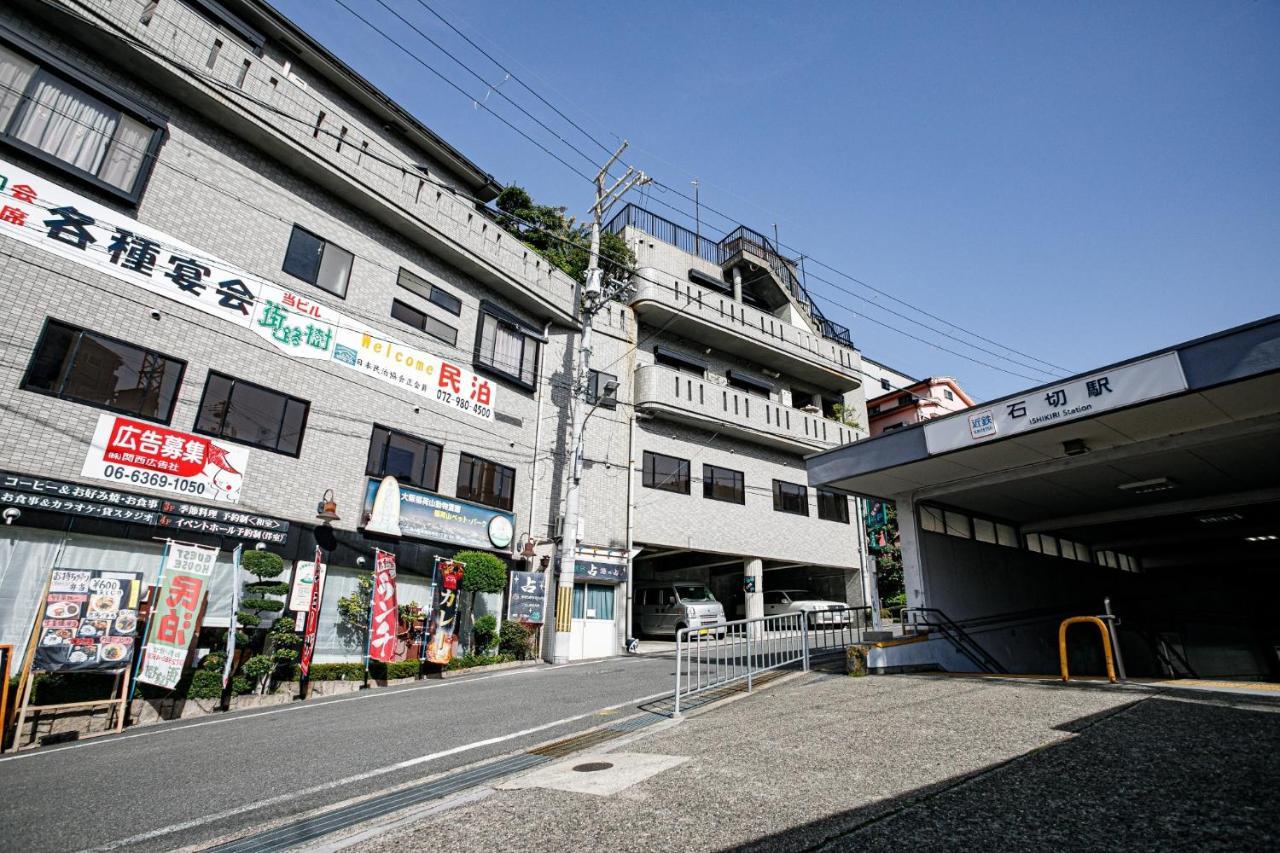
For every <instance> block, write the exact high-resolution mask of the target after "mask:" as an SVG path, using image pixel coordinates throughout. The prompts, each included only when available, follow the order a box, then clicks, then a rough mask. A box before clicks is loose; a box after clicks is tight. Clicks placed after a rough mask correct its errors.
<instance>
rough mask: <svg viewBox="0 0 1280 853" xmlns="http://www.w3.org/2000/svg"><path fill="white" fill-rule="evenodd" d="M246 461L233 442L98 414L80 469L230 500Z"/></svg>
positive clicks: (115, 479) (237, 490)
mask: <svg viewBox="0 0 1280 853" xmlns="http://www.w3.org/2000/svg"><path fill="white" fill-rule="evenodd" d="M248 464H249V450H248V449H247V448H244V447H241V446H239V445H236V444H231V443H230V442H224V441H218V440H215V439H212V438H208V437H206V436H203V435H192V434H191V433H186V432H178V431H177V430H172V429H169V428H168V427H163V426H159V425H157V424H150V423H147V422H146V421H135V420H134V419H133V418H126V417H121V416H120V415H106V414H104V415H98V428H97V429H95V430H94V432H93V440H92V441H91V442H90V443H89V453H88V455H87V456H85V460H84V467H83V468H82V469H81V470H80V473H81V474H83V475H84V476H86V477H93V478H95V479H98V480H110V481H112V482H116V483H120V482H124V483H134V484H136V485H139V486H150V487H151V488H153V489H161V490H163V491H166V492H177V493H178V494H182V495H188V496H190V497H198V498H209V499H212V500H215V501H226V502H228V503H236V502H237V501H239V500H240V485H241V484H242V483H243V482H244V472H245V469H246V468H247V467H248Z"/></svg>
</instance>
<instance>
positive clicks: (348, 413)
mask: <svg viewBox="0 0 1280 853" xmlns="http://www.w3.org/2000/svg"><path fill="white" fill-rule="evenodd" d="M0 86H3V88H0V176H3V178H4V180H3V187H0V210H3V213H0V293H3V294H4V300H5V304H6V310H5V318H6V322H5V335H4V338H3V340H2V341H0V346H2V347H3V353H4V354H3V358H2V359H0V407H2V408H3V413H4V414H3V417H4V424H5V429H4V430H3V431H2V432H0V470H2V471H3V472H4V475H5V479H4V482H3V483H0V487H2V488H0V498H3V500H2V501H0V502H3V503H4V504H5V506H7V507H13V508H15V509H17V510H18V511H19V513H20V515H19V516H18V517H16V518H15V519H14V520H13V523H12V524H11V525H9V526H8V527H6V528H5V529H4V535H5V537H4V538H5V542H4V551H3V554H0V563H2V565H0V642H16V643H21V642H23V641H24V640H25V638H26V636H27V632H28V630H29V628H30V625H31V620H32V618H33V616H34V610H35V598H36V596H37V595H38V593H39V590H40V587H41V586H42V585H43V583H44V580H45V578H47V577H48V570H49V568H50V567H51V566H53V565H54V564H55V563H56V564H57V565H59V566H64V567H75V568H81V567H94V568H97V567H103V566H108V565H109V566H111V567H113V568H116V569H130V570H137V571H142V572H144V573H146V575H147V578H148V579H149V580H154V578H155V575H156V570H157V568H158V563H159V555H160V552H161V548H162V544H161V542H160V541H159V539H161V538H164V537H170V538H173V539H179V540H182V541H193V542H197V543H201V544H208V545H218V546H221V548H222V549H223V550H222V554H221V556H220V565H221V567H220V569H219V572H218V574H217V575H216V576H215V580H214V585H213V590H212V593H211V598H210V604H209V609H208V613H207V616H206V624H208V625H211V626H217V625H225V624H227V620H228V613H229V608H230V599H229V595H230V588H231V573H230V570H229V563H228V560H229V558H230V552H231V549H232V548H233V547H234V546H235V545H236V544H238V543H243V544H245V545H247V546H248V547H253V546H254V545H255V544H257V543H258V542H259V541H262V540H264V539H265V540H266V544H267V545H268V546H269V547H270V548H271V549H272V550H274V551H277V552H278V553H281V554H282V555H283V556H285V557H286V559H288V560H306V559H309V558H310V555H311V554H313V553H314V549H315V539H316V537H315V535H314V533H315V528H316V527H317V525H318V524H319V522H318V521H317V520H316V515H317V504H318V502H320V501H321V500H322V499H323V498H324V496H325V495H326V493H327V492H329V491H330V490H331V492H332V499H333V500H334V502H335V503H336V504H337V511H338V514H339V516H340V520H338V521H335V522H334V523H333V525H332V527H333V531H334V534H333V537H334V539H336V544H335V543H333V542H327V544H329V545H333V546H334V547H333V550H332V552H331V553H330V554H329V555H328V562H329V565H330V579H329V582H328V585H327V588H326V592H325V596H326V602H327V604H326V612H325V614H324V616H323V621H322V625H321V633H320V643H319V648H318V656H317V659H318V660H325V659H340V658H344V657H345V658H352V659H354V657H353V655H358V654H359V653H360V652H359V649H360V648H361V647H362V642H363V638H361V637H355V636H353V635H351V632H349V631H347V632H344V631H343V630H341V629H340V626H339V625H338V624H337V622H336V606H335V605H336V600H337V598H338V597H339V596H341V595H343V594H345V593H348V592H350V591H351V590H352V589H353V588H354V586H355V583H356V580H355V579H356V576H357V573H358V572H360V571H367V570H368V569H369V568H370V567H371V566H370V565H369V564H370V563H371V562H372V560H371V558H372V553H371V550H372V548H373V547H375V546H376V547H382V548H384V549H391V550H394V551H395V552H396V553H397V555H398V557H399V571H400V578H401V581H400V583H401V592H400V600H401V602H402V603H405V602H407V601H410V600H416V601H419V602H421V603H423V604H428V603H429V600H430V599H429V596H430V590H429V589H428V583H429V578H430V576H431V572H432V566H433V561H434V558H435V557H436V556H448V555H451V554H453V553H454V552H455V551H456V550H458V549H459V548H460V547H462V546H464V545H467V544H470V545H475V546H476V547H481V548H485V549H488V550H491V551H494V552H496V553H499V554H502V555H504V556H505V557H506V558H507V559H508V560H510V559H511V555H512V553H513V552H514V551H515V550H516V548H517V547H518V546H519V545H520V544H522V542H523V540H524V539H526V538H528V537H529V536H530V534H532V535H533V537H534V538H535V539H537V540H545V539H546V538H547V536H546V533H547V531H548V530H549V529H551V527H552V526H553V522H552V520H551V512H552V508H553V507H555V506H556V503H557V501H558V500H559V499H560V488H559V486H557V485H555V484H557V483H560V482H561V481H562V477H561V471H560V461H559V460H560V458H561V456H560V454H563V452H564V448H563V447H562V446H560V444H559V442H562V441H563V438H562V436H561V435H560V434H559V433H560V432H561V431H560V430H558V429H556V428H554V425H555V424H556V423H557V422H558V421H559V420H560V419H561V417H562V416H561V415H559V414H557V413H559V412H561V411H562V410H563V407H564V406H565V405H566V403H567V400H568V392H567V387H568V385H569V381H570V371H571V364H572V362H571V351H572V346H573V342H574V341H575V340H576V332H575V329H576V326H577V324H576V320H575V317H574V309H573V306H574V305H575V304H576V300H577V285H576V283H575V282H574V281H572V280H571V279H570V278H569V277H567V276H565V275H564V274H563V273H561V272H560V271H558V270H556V269H554V268H552V267H550V266H549V265H548V264H547V263H546V262H545V261H544V260H542V259H541V258H540V257H539V256H538V255H537V254H536V253H534V252H532V251H530V250H528V249H527V248H525V247H524V246H523V245H521V244H520V243H519V242H518V241H517V240H516V239H515V238H514V237H512V236H511V235H510V234H507V233H505V232H503V231H502V229H501V228H499V227H498V226H497V225H496V224H495V223H494V222H492V221H491V220H490V219H488V218H486V216H485V214H484V213H483V212H482V210H481V209H480V205H479V204H478V202H484V201H488V200H491V199H492V198H494V196H495V195H496V193H497V192H498V190H499V189H500V188H499V187H498V185H497V184H496V182H495V181H494V179H493V178H492V177H491V176H490V175H488V174H487V173H485V172H484V171H483V170H481V169H480V168H479V167H478V166H476V165H475V164H474V163H472V162H470V161H469V160H467V158H466V157H465V156H463V155H462V154H461V153H459V152H458V151H457V150H455V149H454V148H452V147H451V146H450V145H449V144H448V143H447V142H445V141H444V140H443V139H441V138H439V137H438V136H436V135H435V134H434V133H433V132H432V131H431V130H430V129H429V128H427V127H425V126H424V125H422V124H421V123H420V122H418V121H417V120H415V119H414V118H413V117H411V116H410V115H409V114H408V113H406V112H405V111H404V110H403V109H401V108H400V107H398V106H396V105H395V104H394V103H393V102H391V101H390V99H388V98H387V97H386V96H385V95H383V94H382V93H380V92H378V91H377V90H376V89H374V88H373V87H372V86H371V85H370V84H368V83H367V82H366V81H364V80H363V79H362V78H360V76H359V75H357V74H356V73H355V72H354V71H352V70H351V69H350V68H348V67H346V66H345V65H343V64H342V63H341V62H340V61H339V60H338V59H336V58H335V57H334V56H333V55H332V54H330V53H329V52H328V51H326V50H325V49H324V48H323V47H321V46H320V45H318V44H317V43H315V42H314V41H313V40H312V39H310V38H309V37H308V36H307V35H306V34H305V33H303V32H302V31H300V30H299V29H297V28H296V27H295V26H294V25H292V24H291V23H290V22H289V21H288V20H286V19H284V18H283V17H281V16H280V15H279V14H278V13H276V12H275V11H274V10H272V9H271V8H270V7H269V6H268V5H266V4H263V3H257V2H251V0H234V2H233V0H224V2H222V3H214V2H202V0H166V2H162V3H159V4H156V3H148V2H143V0H66V2H59V3H55V4H51V5H50V4H44V3H34V2H19V3H14V4H6V5H5V7H4V8H3V9H0ZM90 220H92V222H91V224H90ZM50 223H52V224H50ZM104 431H105V432H104ZM95 434H97V435H98V439H97V440H96V441H95ZM104 442H105V447H104ZM139 443H141V446H139ZM148 445H149V446H148ZM228 451H229V452H228ZM184 452H185V453H187V454H188V455H191V454H195V456H198V457H199V460H198V461H192V460H190V459H189V460H184V459H183V456H182V454H183V453H184ZM215 455H217V456H218V458H217V459H215V458H214V456H215ZM219 459H220V460H221V461H220V462H219ZM237 460H240V461H237ZM204 463H208V464H207V465H205V467H203V468H202V467H200V466H201V464H204ZM387 474H391V475H395V476H396V477H397V478H398V480H399V485H400V493H401V502H402V506H403V507H405V518H404V519H402V521H403V523H404V524H405V536H404V537H403V538H402V539H400V540H399V541H396V540H394V539H374V538H371V537H366V536H364V535H363V534H362V532H361V528H362V527H363V524H364V514H365V509H366V498H367V496H368V495H369V494H370V493H371V491H372V488H373V484H376V483H378V482H380V481H381V479H382V478H383V476H385V475H387ZM220 489H225V490H226V491H225V494H223V493H219V495H218V496H217V498H215V495H214V492H215V491H218V490H220ZM433 495H434V496H438V497H435V498H433V497H432V496H433ZM230 496H238V499H237V500H234V501H232V500H224V499H221V498H226V497H230ZM411 504H412V506H411ZM415 513H416V515H415ZM442 518H443V519H445V520H444V521H440V520H439V519H442ZM495 518H497V519H498V520H497V521H494V519H495ZM415 519H416V520H415ZM423 519H426V520H425V521H423ZM504 519H505V521H504ZM419 522H421V524H419ZM415 524H419V526H417V527H414V525H415ZM512 525H513V526H514V529H511V527H512ZM410 528H412V531H411V530H410ZM325 533H327V531H323V530H322V531H321V534H322V536H323V534H325ZM538 550H539V553H549V551H550V546H549V545H546V544H543V545H540V546H539V549H538ZM513 562H514V561H513ZM286 577H287V576H286Z"/></svg>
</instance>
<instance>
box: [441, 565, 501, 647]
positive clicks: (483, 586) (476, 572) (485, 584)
mask: <svg viewBox="0 0 1280 853" xmlns="http://www.w3.org/2000/svg"><path fill="white" fill-rule="evenodd" d="M453 559H455V560H457V561H458V562H459V563H463V564H465V565H466V568H465V569H463V570H462V584H461V586H462V589H463V591H465V592H469V593H471V595H469V596H466V597H465V598H464V599H463V601H462V602H460V603H461V604H462V605H463V607H462V610H463V613H462V614H460V617H459V619H458V624H459V625H470V624H471V621H472V615H471V614H472V613H474V612H475V597H476V595H478V594H479V593H482V592H487V593H495V592H502V591H503V590H505V589H506V588H507V564H506V563H504V562H502V560H500V559H498V558H497V557H495V556H494V555H493V554H490V553H489V552H488V551H459V552H458V553H456V554H454V555H453ZM495 621H496V620H495ZM495 627H496V626H495ZM474 630H475V629H474V627H472V630H470V631H459V632H458V637H459V639H460V640H461V642H462V643H464V644H466V643H467V641H468V640H470V639H472V638H471V636H470V635H471V634H472V632H473V631H474ZM490 642H492V639H490Z"/></svg>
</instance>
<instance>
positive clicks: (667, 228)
mask: <svg viewBox="0 0 1280 853" xmlns="http://www.w3.org/2000/svg"><path fill="white" fill-rule="evenodd" d="M628 225H629V226H631V227H632V228H636V229H638V230H640V231H643V232H644V233H646V234H648V235H649V236H650V237H654V238H656V239H658V240H661V241H662V242H664V243H670V244H671V245H672V246H675V247H676V248H677V249H680V250H681V251H683V252H688V253H689V254H691V255H697V256H698V257H700V258H702V259H703V260H704V261H709V262H710V263H713V264H715V265H716V266H723V265H724V264H725V262H726V261H728V260H729V259H730V258H732V257H733V256H734V255H737V254H740V253H743V252H749V253H750V254H753V255H755V256H756V257H758V258H760V259H761V260H763V261H764V262H765V263H767V264H768V265H769V269H770V270H771V271H772V272H773V274H774V276H775V277H776V278H777V279H778V281H780V282H782V284H783V286H784V287H786V288H787V289H788V290H789V291H791V295H792V296H793V297H795V299H796V301H798V302H800V303H801V304H802V305H804V306H805V307H806V308H807V309H808V311H809V315H810V316H811V317H812V318H813V320H814V322H815V323H816V324H817V326H818V330H819V332H820V333H821V334H822V336H823V337H824V338H830V339H831V340H833V341H837V342H839V343H842V344H844V345H845V346H849V347H851V346H853V338H852V336H851V335H850V334H849V329H848V327H847V326H842V325H840V324H839V323H836V322H833V321H832V320H829V319H827V317H826V315H825V314H823V313H822V311H821V310H820V309H819V308H818V306H817V303H815V302H814V300H813V297H811V296H810V295H809V291H808V290H807V289H806V288H805V286H804V284H803V283H802V282H801V281H800V279H799V278H798V277H797V276H796V273H795V267H796V262H795V261H794V260H792V259H791V258H788V257H786V256H785V255H783V254H782V253H780V252H779V251H778V250H777V249H776V248H775V247H774V245H773V243H772V242H771V241H770V240H769V238H768V237H766V236H764V235H763V234H761V233H760V232H759V231H755V230H753V229H751V228H747V227H746V226H745V225H739V226H738V227H737V228H735V229H733V231H731V232H729V233H728V234H726V235H725V237H724V239H722V240H712V239H711V238H709V237H703V236H702V235H701V234H699V233H697V232H695V231H690V230H689V229H688V228H685V227H684V226H682V225H677V224H676V223H674V222H672V221H671V220H670V219H665V218H663V217H661V216H658V215H657V214H656V213H653V212H651V211H648V210H645V209H644V208H643V207H637V206H636V205H634V204H628V205H627V206H626V207H624V208H622V210H620V211H618V213H617V214H616V215H615V216H614V217H613V219H611V220H609V223H608V224H607V225H605V230H606V231H609V232H610V233H613V234H620V233H622V229H623V228H626V227H627V226H628Z"/></svg>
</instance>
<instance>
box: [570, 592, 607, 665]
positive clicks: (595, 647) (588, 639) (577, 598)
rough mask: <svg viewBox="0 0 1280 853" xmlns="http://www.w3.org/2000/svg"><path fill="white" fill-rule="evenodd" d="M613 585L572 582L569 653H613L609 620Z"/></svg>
mask: <svg viewBox="0 0 1280 853" xmlns="http://www.w3.org/2000/svg"><path fill="white" fill-rule="evenodd" d="M613 598H614V596H613V587H612V586H606V585H605V584H598V583H575V584H574V585H573V628H572V634H570V638H569V639H570V642H569V657H570V658H576V659H579V660H581V659H583V658H603V657H609V656H611V655H614V654H616V653H617V648H616V647H617V634H618V632H617V628H616V626H615V625H614V621H613Z"/></svg>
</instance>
